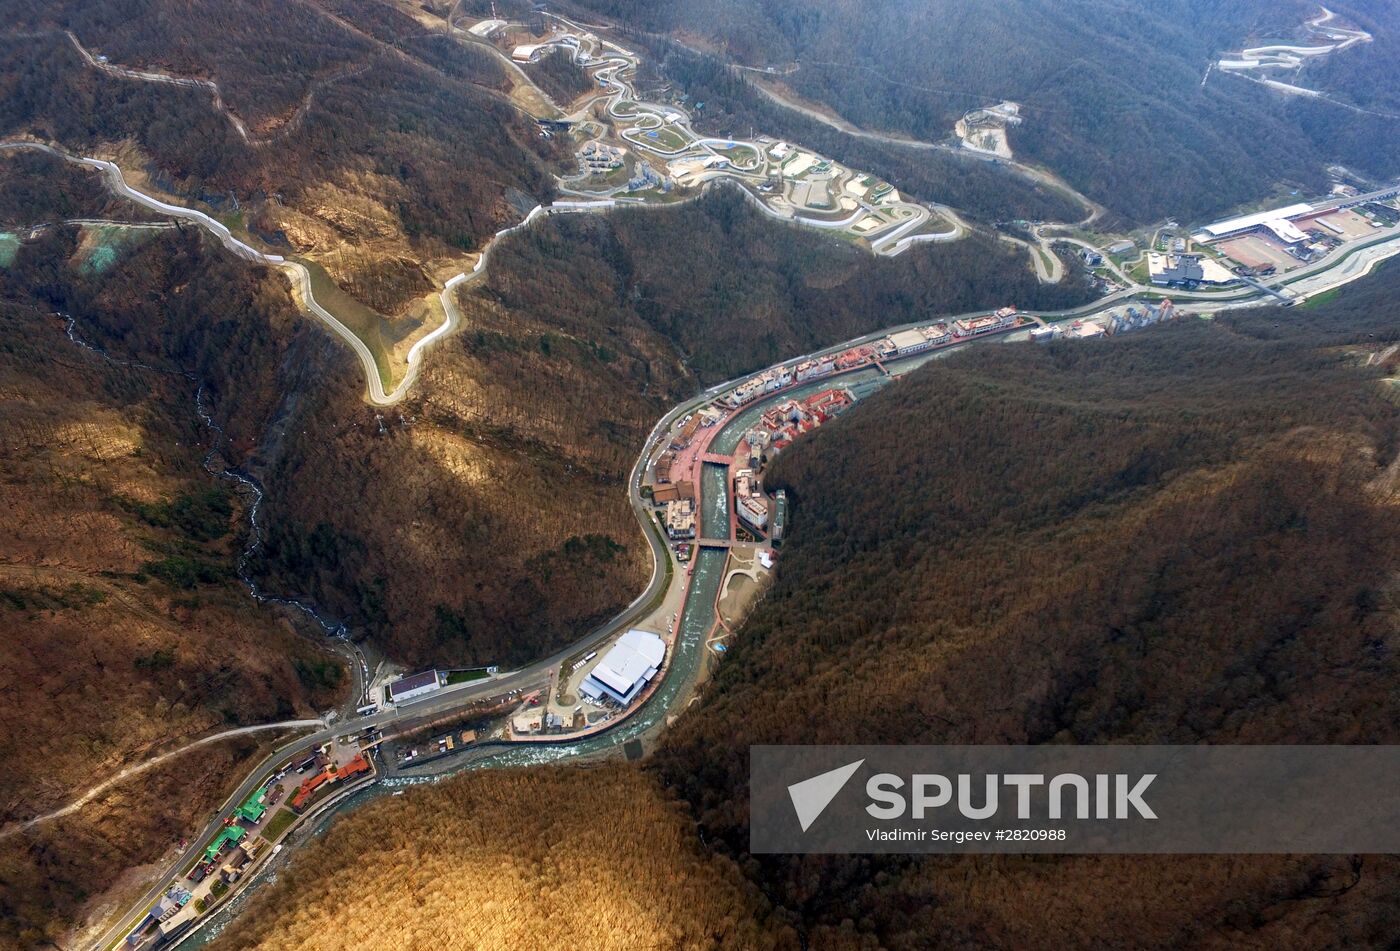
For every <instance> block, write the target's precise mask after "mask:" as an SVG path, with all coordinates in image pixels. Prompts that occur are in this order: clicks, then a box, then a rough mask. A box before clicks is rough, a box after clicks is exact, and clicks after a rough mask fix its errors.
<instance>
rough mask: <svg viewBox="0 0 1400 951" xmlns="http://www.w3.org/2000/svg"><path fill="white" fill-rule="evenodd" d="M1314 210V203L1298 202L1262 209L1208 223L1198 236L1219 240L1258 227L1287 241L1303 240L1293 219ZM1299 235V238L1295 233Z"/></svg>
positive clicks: (1303, 236)
mask: <svg viewBox="0 0 1400 951" xmlns="http://www.w3.org/2000/svg"><path fill="white" fill-rule="evenodd" d="M1312 210H1313V206H1312V205H1307V204H1297V205H1289V206H1288V207H1287V208H1275V209H1274V210H1273V211H1261V212H1259V213H1258V214H1254V215H1245V216H1244V217H1242V218H1231V219H1230V220H1228V221H1218V222H1216V223H1215V224H1213V225H1206V226H1205V227H1204V228H1202V229H1201V233H1200V234H1199V235H1197V238H1198V239H1199V240H1202V241H1219V240H1221V239H1222V238H1232V237H1234V236H1235V235H1239V234H1244V233H1245V232H1247V231H1254V230H1255V229H1257V228H1260V227H1263V228H1267V229H1268V230H1269V231H1271V232H1273V233H1274V234H1275V235H1277V236H1278V237H1279V238H1280V239H1282V240H1283V241H1284V242H1285V243H1290V244H1291V243H1292V242H1293V241H1294V240H1301V239H1303V238H1305V237H1306V235H1303V234H1302V232H1300V231H1298V229H1297V228H1296V227H1294V226H1293V225H1292V224H1291V219H1293V218H1297V217H1298V216H1299V215H1306V214H1307V213H1308V212H1310V211H1312ZM1295 234H1296V235H1297V238H1295V237H1294V235H1295Z"/></svg>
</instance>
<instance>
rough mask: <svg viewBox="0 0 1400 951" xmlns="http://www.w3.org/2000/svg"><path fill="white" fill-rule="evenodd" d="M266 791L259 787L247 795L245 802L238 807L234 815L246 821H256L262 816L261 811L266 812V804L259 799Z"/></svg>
mask: <svg viewBox="0 0 1400 951" xmlns="http://www.w3.org/2000/svg"><path fill="white" fill-rule="evenodd" d="M266 792H267V790H266V789H259V790H258V791H257V792H255V793H253V795H251V796H249V797H248V801H247V802H245V803H244V804H243V805H241V806H239V807H238V809H237V810H236V811H235V813H234V815H236V816H238V818H240V819H243V820H245V821H247V822H257V821H258V820H259V819H261V818H262V817H263V813H265V812H267V806H265V805H263V804H262V802H261V801H260V800H262V799H263V797H264V794H265V793H266Z"/></svg>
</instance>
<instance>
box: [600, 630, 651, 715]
mask: <svg viewBox="0 0 1400 951" xmlns="http://www.w3.org/2000/svg"><path fill="white" fill-rule="evenodd" d="M665 657H666V642H665V641H663V640H662V639H661V638H659V637H657V636H656V635H655V634H652V633H651V632H650V631H641V630H636V629H633V630H630V631H628V632H627V633H626V634H623V635H622V636H621V637H619V638H618V639H617V643H616V644H614V645H613V646H612V649H611V650H609V651H608V652H607V653H606V654H604V655H603V658H602V659H601V660H599V661H598V663H597V664H596V665H595V666H594V668H593V669H592V670H591V671H589V673H588V676H587V677H585V678H583V683H582V684H581V685H580V686H579V690H580V691H581V692H582V693H583V695H584V696H585V697H589V698H591V699H594V700H601V699H603V698H604V697H610V698H611V699H613V700H615V701H617V702H618V703H620V704H622V705H623V706H627V705H628V704H630V703H631V702H632V701H633V700H635V699H637V694H639V693H641V692H642V688H644V687H645V686H646V685H647V684H648V683H650V682H651V679H652V678H653V677H655V676H656V673H657V671H659V670H660V669H661V662H662V661H663V660H664V659H665Z"/></svg>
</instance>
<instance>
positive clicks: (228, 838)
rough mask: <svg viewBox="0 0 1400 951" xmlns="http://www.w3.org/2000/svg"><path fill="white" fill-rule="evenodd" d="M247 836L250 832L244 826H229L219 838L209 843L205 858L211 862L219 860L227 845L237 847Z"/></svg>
mask: <svg viewBox="0 0 1400 951" xmlns="http://www.w3.org/2000/svg"><path fill="white" fill-rule="evenodd" d="M247 834H248V830H247V829H245V828H243V827H242V826H228V827H227V828H225V829H224V831H222V832H220V833H219V836H218V838H216V839H215V840H214V841H213V842H210V843H209V848H207V849H205V850H204V857H205V858H206V859H210V860H213V859H216V858H218V857H219V853H220V852H222V851H223V850H224V846H225V845H237V844H238V843H239V842H241V841H243V837H244V836H245V835H247Z"/></svg>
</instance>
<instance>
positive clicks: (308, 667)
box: [0, 155, 344, 947]
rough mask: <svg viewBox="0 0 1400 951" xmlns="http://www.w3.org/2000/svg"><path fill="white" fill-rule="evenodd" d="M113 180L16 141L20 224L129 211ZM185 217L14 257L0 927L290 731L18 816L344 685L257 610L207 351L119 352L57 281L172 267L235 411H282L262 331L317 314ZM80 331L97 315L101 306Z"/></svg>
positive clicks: (125, 849)
mask: <svg viewBox="0 0 1400 951" xmlns="http://www.w3.org/2000/svg"><path fill="white" fill-rule="evenodd" d="M96 184H97V180H96V179H95V178H94V177H93V176H90V175H82V174H79V173H77V172H75V171H72V170H71V169H70V167H69V166H67V165H65V164H64V163H62V162H59V161H57V160H54V159H50V158H46V157H36V156H32V155H31V156H15V157H5V158H0V196H3V197H0V230H6V229H8V228H11V227H17V226H18V227H26V228H27V227H29V226H32V225H35V224H38V223H40V222H45V221H54V220H61V219H62V218H66V217H103V216H110V215H115V216H119V217H129V216H128V215H127V212H129V210H130V209H129V208H128V207H126V206H124V205H122V204H120V203H114V202H111V201H109V200H108V199H107V197H106V195H105V193H103V192H102V191H101V189H95V188H94V187H93V186H95V185H96ZM174 238H175V232H173V231H168V232H144V231H140V232H128V233H127V235H126V238H125V243H123V239H122V238H121V237H119V236H117V235H116V234H114V233H112V232H110V231H106V230H94V229H89V230H86V231H84V232H81V233H80V232H78V231H77V230H76V229H67V228H63V227H61V226H55V227H51V228H49V229H48V230H46V231H44V232H43V233H41V234H40V235H39V236H38V237H37V238H35V239H34V240H33V241H30V242H27V243H24V244H21V245H20V246H19V247H18V248H17V249H15V254H14V258H13V260H11V261H9V262H8V264H7V265H6V266H5V267H0V393H3V399H0V458H3V459H4V468H3V474H0V512H3V518H0V630H3V631H4V638H3V641H4V650H3V652H0V686H3V688H4V689H5V691H6V702H5V703H4V705H3V706H0V758H2V759H3V761H4V763H5V767H6V768H5V771H4V774H3V780H0V830H4V836H3V838H0V883H3V884H0V922H3V924H0V946H5V947H16V946H20V947H35V946H38V941H37V937H36V936H37V935H39V934H41V933H43V932H48V933H49V934H50V935H57V934H59V933H60V932H61V931H62V929H63V927H64V924H65V923H66V922H67V921H70V920H72V918H73V917H74V916H76V915H77V914H78V908H79V906H80V905H81V903H82V902H83V901H84V900H85V899H87V898H89V897H95V896H97V895H99V894H101V893H102V892H103V891H104V890H105V889H106V888H108V887H109V886H111V885H112V884H113V883H114V881H115V879H116V875H114V873H113V869H114V868H116V869H119V870H120V869H126V868H131V867H137V866H141V865H144V864H145V863H147V862H150V861H152V860H154V859H155V858H156V857H158V856H159V855H161V854H162V853H163V852H164V851H165V850H166V849H168V848H169V847H171V846H172V845H173V844H174V843H175V842H176V841H177V840H178V838H179V836H180V834H181V833H182V832H183V831H185V828H186V827H185V826H183V825H182V824H183V823H187V822H189V821H191V820H193V819H194V818H195V817H196V816H198V815H199V814H200V813H201V812H202V810H203V809H206V808H208V807H209V806H211V805H212V804H213V802H214V801H217V797H219V796H221V795H222V792H221V786H220V783H219V782H218V781H217V780H213V781H210V779H213V777H214V776H215V775H216V774H217V772H218V771H220V770H222V769H232V768H235V762H237V761H241V760H242V759H243V758H244V757H245V756H247V755H248V754H249V753H250V752H251V751H252V749H253V748H254V747H256V746H257V745H258V744H259V743H261V742H264V741H268V740H271V739H273V738H274V736H275V734H266V735H260V736H257V737H251V738H248V739H247V740H244V741H241V744H240V745H239V747H238V749H237V750H231V749H229V748H223V747H210V748H206V749H204V750H203V751H202V753H201V754H200V757H199V760H198V762H199V763H200V769H199V770H193V771H192V770H190V769H189V765H190V764H189V763H188V762H186V763H183V764H182V763H180V762H179V761H175V762H173V763H172V766H173V767H174V771H173V772H171V771H165V772H163V773H161V774H151V775H147V776H143V777H141V778H140V779H137V780H133V781H130V782H126V783H122V784H120V785H118V786H116V787H113V788H112V789H111V790H109V791H108V793H106V794H104V795H103V796H101V797H100V798H99V799H98V800H96V801H95V802H93V803H92V804H91V805H90V806H89V807H87V808H84V809H83V810H81V811H79V812H77V813H75V814H73V815H70V816H68V817H65V818H63V819H61V820H58V821H54V822H51V823H46V824H45V825H43V826H41V827H38V828H36V829H34V830H32V831H30V832H27V833H23V834H18V835H13V836H11V835H9V834H8V832H9V831H10V828H11V826H12V824H13V823H15V822H17V821H21V820H25V819H29V818H31V817H34V816H37V815H41V814H44V813H47V812H49V811H50V810H53V809H55V808H57V807H59V806H62V805H65V804H67V803H68V802H70V801H71V800H73V799H74V798H75V797H77V796H79V795H80V794H81V793H83V792H85V791H86V790H87V789H89V787H91V786H93V785H94V784H95V783H97V782H98V781H100V780H102V779H105V778H106V777H108V776H109V775H111V774H112V773H114V772H116V771H117V770H118V769H120V768H121V767H122V766H124V765H126V764H129V763H133V762H136V761H139V760H143V759H145V758H147V757H148V756H150V755H152V754H154V753H158V752H161V751H163V750H166V749H169V748H172V747H173V746H175V745H179V744H181V743H183V742H185V741H188V740H190V739H193V738H195V737H198V736H202V735H205V734H208V733H212V732H216V731H221V730H225V729H229V728H232V727H237V726H241V725H247V724H259V723H266V722H269V721H278V720H286V719H298V718H303V717H309V716H314V715H316V714H317V712H318V711H322V710H325V709H327V708H329V707H330V706H331V705H332V704H334V703H335V702H337V701H338V700H339V699H340V692H341V690H342V688H343V687H344V677H343V672H342V669H341V664H342V661H341V660H339V659H338V658H336V657H335V656H334V655H332V654H330V653H329V652H328V651H326V650H325V649H324V648H323V646H322V645H321V643H319V642H317V641H312V640H310V639H308V638H306V637H304V636H301V635H298V634H297V633H296V632H295V631H294V630H293V629H292V628H291V627H290V626H289V625H288V624H287V623H286V622H284V621H282V620H280V619H279V618H278V617H277V616H276V615H274V614H272V613H271V612H269V611H267V610H264V609H261V608H258V607H257V606H256V605H255V604H254V603H253V601H252V599H250V598H249V597H248V595H247V593H246V591H244V589H243V587H242V585H240V584H239V583H238V581H237V579H236V578H235V576H234V574H235V563H236V560H237V555H238V552H239V551H241V550H242V547H243V544H244V530H243V525H244V520H245V509H244V501H243V500H242V499H241V498H240V497H238V496H237V495H236V494H235V493H234V492H233V491H232V490H231V488H230V487H229V485H228V484H227V483H226V482H223V481H221V480H218V479H215V478H214V477H213V476H212V475H210V474H209V473H208V472H207V471H206V470H205V468H204V465H203V460H204V456H205V453H206V452H207V451H208V450H209V448H210V445H211V442H210V436H209V433H208V431H207V429H206V427H205V426H204V424H203V423H202V422H201V421H200V419H199V416H198V413H197V408H196V405H195V403H196V390H197V388H198V383H197V382H195V381H192V380H189V379H187V378H186V377H185V376H184V372H183V371H185V370H195V369H198V370H199V371H200V372H201V373H203V372H205V371H206V370H207V366H196V365H195V364H194V363H190V362H186V358H187V357H188V353H187V352H185V351H183V350H182V349H181V348H180V346H179V344H178V342H177V341H176V340H172V341H171V344H172V346H171V348H170V353H169V355H168V356H164V357H162V358H160V359H153V360H150V361H143V362H146V363H148V366H145V367H139V366H129V365H122V364H120V363H114V362H111V361H108V360H105V359H103V358H102V357H101V356H99V355H97V354H95V353H92V352H91V351H89V350H86V349H83V348H82V347H80V346H78V345H77V344H75V343H73V342H71V341H70V340H68V339H67V338H66V337H65V333H64V330H65V326H64V321H63V320H61V319H59V318H58V317H57V316H55V314H54V313H53V311H54V308H55V305H56V303H57V302H59V301H62V303H63V304H64V305H65V306H68V307H73V308H74V309H75V311H76V310H77V308H78V307H79V306H81V307H83V308H84V309H87V308H89V307H90V308H93V309H99V308H101V307H103V306H104V305H103V302H102V300H101V298H102V296H103V295H104V294H105V295H111V294H113V288H114V286H121V287H122V288H123V292H122V293H128V294H129V293H136V294H138V295H140V296H143V297H144V296H146V294H147V293H148V292H149V289H150V288H152V287H161V288H163V289H166V290H168V291H169V293H168V294H166V295H165V296H164V298H163V300H162V301H161V308H162V310H163V311H164V312H165V314H166V315H167V318H168V319H169V320H170V321H171V322H172V323H177V324H180V323H183V324H185V325H186V330H185V333H186V334H188V335H194V334H198V333H207V334H209V335H210V337H212V338H214V339H217V340H219V341H220V343H221V344H222V345H224V346H226V347H228V348H229V351H231V352H232V353H234V354H242V355H243V357H242V358H240V357H238V356H230V353H228V352H220V353H219V359H220V362H221V363H222V364H225V365H226V366H227V369H228V370H229V371H230V372H234V373H238V374H239V375H240V377H241V378H242V381H243V384H242V385H243V389H242V390H241V393H242V397H241V398H232V399H227V400H220V407H219V409H220V410H221V411H227V410H228V409H229V408H230V405H231V404H236V405H238V407H239V409H240V411H242V412H244V413H247V414H248V415H253V416H255V415H256V414H257V413H258V412H259V410H260V409H262V410H264V411H265V406H261V407H260V403H259V399H258V398H257V397H256V396H252V397H250V396H249V394H250V393H256V392H257V391H258V389H259V377H260V374H261V373H262V372H263V371H262V370H261V369H260V368H259V366H258V365H257V362H256V361H257V357H258V355H259V350H260V347H261V346H262V345H263V344H264V343H267V342H270V341H271V340H277V341H279V342H285V341H288V340H290V339H292V338H293V337H295V336H296V334H297V331H298V328H302V330H301V332H302V333H305V332H306V331H307V329H309V328H306V327H305V324H304V323H303V322H302V321H301V320H300V318H299V317H298V316H297V315H296V314H295V313H294V312H293V311H292V310H291V308H290V307H289V306H288V304H287V303H286V301H285V298H284V297H282V298H281V299H280V300H279V297H278V296H277V295H276V294H273V295H269V294H268V293H267V290H268V288H264V287H261V286H260V285H259V283H258V282H257V281H256V280H253V279H251V278H250V276H249V275H248V274H247V272H246V269H244V268H242V267H240V266H238V265H236V264H234V263H233V262H232V261H231V260H230V259H228V258H227V257H226V256H220V255H218V254H215V253H211V254H209V255H207V256H204V255H202V254H201V253H200V249H199V247H198V244H197V242H196V244H195V246H194V247H193V248H191V247H188V246H186V247H184V248H182V247H181V242H180V241H179V240H172V239H174ZM122 248H125V250H124V251H123V250H122ZM123 255H125V257H126V259H127V266H129V267H130V268H132V269H133V270H132V271H129V272H124V271H123V270H122V268H123V265H122V264H118V263H116V261H117V260H118V259H119V258H120V257H121V256H123ZM191 270H197V271H198V272H199V273H200V275H201V277H200V280H201V283H202V286H203V287H206V288H208V287H212V286H218V287H219V288H220V289H221V294H222V296H221V297H220V298H219V302H220V304H221V305H222V306H221V308H220V309H221V311H222V313H223V315H224V316H222V317H219V316H215V315H214V314H212V313H211V311H210V308H209V306H208V305H209V303H210V301H209V299H207V298H204V297H202V296H201V295H200V294H199V293H198V291H197V290H195V289H193V288H191V287H189V286H188V284H187V281H188V279H189V276H190V271H191ZM133 274H134V275H139V277H134V276H133ZM272 290H274V291H275V290H276V289H275V288H273V289H272ZM255 325H256V326H257V328H258V329H256V330H254V326H255ZM80 332H81V333H83V334H93V335H94V338H95V336H96V334H95V328H94V327H93V326H92V325H91V324H90V323H87V322H86V321H85V322H84V323H83V325H82V326H81V328H80ZM241 359H247V360H248V361H249V363H247V364H246V365H245V364H242V363H241ZM221 415H223V414H222V412H221ZM182 767H183V768H182ZM204 771H207V773H208V776H209V777H210V779H205V778H204ZM158 789H163V792H161V793H159V794H156V795H153V797H152V798H150V799H147V798H145V797H146V796H147V795H148V794H149V793H150V791H151V790H158ZM177 793H178V794H177ZM15 942H18V944H16V943H15Z"/></svg>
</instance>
